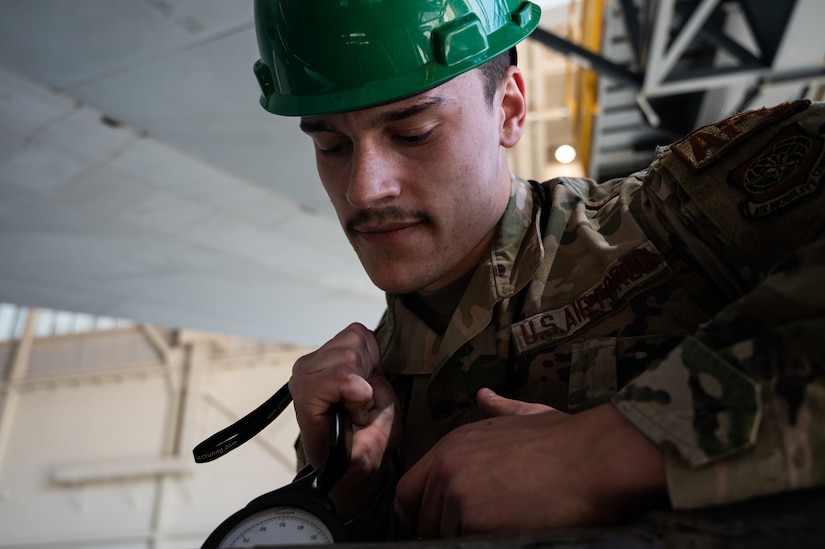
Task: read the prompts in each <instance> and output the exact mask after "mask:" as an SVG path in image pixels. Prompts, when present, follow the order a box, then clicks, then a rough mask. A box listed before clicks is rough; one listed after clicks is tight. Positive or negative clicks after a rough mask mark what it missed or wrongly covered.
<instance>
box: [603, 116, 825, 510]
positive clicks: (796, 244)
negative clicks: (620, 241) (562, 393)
mask: <svg viewBox="0 0 825 549" xmlns="http://www.w3.org/2000/svg"><path fill="white" fill-rule="evenodd" d="M823 127H825V114H823V107H822V105H818V104H815V105H813V106H809V105H808V103H807V102H797V103H793V104H787V105H782V106H779V107H776V108H774V109H765V110H761V111H754V112H752V113H744V114H742V115H738V117H734V118H733V119H728V120H726V121H723V122H720V123H718V124H716V125H713V126H708V127H705V128H701V129H700V130H697V132H694V133H693V134H691V135H690V136H688V137H687V138H685V140H683V141H681V142H678V143H676V144H674V145H672V146H671V147H669V148H667V149H665V150H663V151H662V153H661V154H660V156H659V158H658V159H657V161H655V162H654V164H653V166H652V167H651V170H650V171H649V173H648V176H647V179H646V187H645V191H644V193H643V195H642V196H641V198H640V203H639V204H638V209H637V212H636V217H637V219H639V220H640V223H642V224H643V226H645V228H646V230H647V231H648V233H649V234H650V235H651V237H652V239H653V240H654V242H655V243H656V244H657V245H658V246H660V247H662V248H664V249H665V250H666V251H668V252H669V253H679V254H682V255H683V256H685V257H687V258H688V260H689V261H690V262H692V263H693V264H695V265H697V266H698V268H700V269H701V270H702V271H703V272H704V274H705V276H707V277H708V278H709V279H711V280H713V281H714V283H715V285H716V286H717V287H718V288H720V289H721V290H722V292H723V293H724V294H725V295H727V296H728V297H727V301H728V302H727V304H726V305H725V306H723V307H722V308H720V309H719V310H718V311H716V312H715V313H714V314H713V316H712V318H710V320H709V321H708V322H706V323H705V324H703V325H702V326H701V327H699V329H698V330H697V331H696V332H695V333H694V334H692V335H691V336H689V337H687V338H685V339H684V340H683V341H682V342H681V344H680V345H679V346H677V348H675V349H674V350H673V351H672V352H671V353H670V354H669V355H668V356H667V357H666V358H665V359H664V360H663V361H661V362H660V363H658V364H656V365H654V366H652V367H651V368H650V369H648V370H647V371H645V372H644V373H642V374H641V375H640V376H639V377H637V378H636V379H635V380H633V381H632V382H631V383H629V384H628V385H627V386H625V387H624V388H622V390H620V391H619V392H618V393H617V395H616V396H615V397H614V399H613V403H614V404H615V405H616V407H617V408H618V409H619V410H620V411H621V412H622V413H623V414H624V415H625V417H626V418H627V419H629V420H630V421H631V422H632V423H633V424H634V425H635V426H636V427H637V428H639V429H640V430H641V431H642V432H643V433H644V434H645V435H646V436H647V437H648V438H649V439H650V440H651V441H653V442H654V443H655V444H657V445H658V446H659V447H660V448H661V449H662V450H663V452H664V453H665V454H666V456H667V459H668V466H667V469H668V488H669V492H670V497H671V501H672V503H673V505H674V506H675V507H677V508H692V507H699V506H707V505H713V504H722V503H729V502H734V501H739V500H743V499H748V498H751V497H755V496H760V495H768V494H774V493H778V492H782V491H787V490H791V489H797V488H805V487H813V486H821V485H823V483H825V427H823V426H825V365H824V364H825V314H823V313H825V240H823V238H822V235H823V221H822V220H821V218H822V217H823V216H822V214H821V212H822V211H823V206H825V203H823V193H822V191H821V190H820V188H819V187H820V185H821V179H822V174H823V172H825V149H824V148H823V146H822V142H823V139H822V133H823Z"/></svg>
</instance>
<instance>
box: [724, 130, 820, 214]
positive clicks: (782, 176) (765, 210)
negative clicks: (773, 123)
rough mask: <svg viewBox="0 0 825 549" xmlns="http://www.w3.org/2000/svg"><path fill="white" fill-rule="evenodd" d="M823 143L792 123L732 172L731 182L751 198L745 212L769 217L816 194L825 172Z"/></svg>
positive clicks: (744, 203) (743, 203)
mask: <svg viewBox="0 0 825 549" xmlns="http://www.w3.org/2000/svg"><path fill="white" fill-rule="evenodd" d="M822 141H823V140H822V138H821V137H819V136H811V135H808V134H807V133H806V132H805V131H804V130H803V129H802V127H800V125H799V124H791V125H789V126H788V127H786V128H785V129H784V130H783V131H782V132H780V133H779V134H778V135H777V136H776V137H774V138H773V140H772V141H771V142H769V143H768V144H767V145H765V146H764V147H763V148H762V149H761V150H760V151H759V152H758V153H756V155H754V156H752V157H751V158H749V159H748V160H746V161H745V162H744V163H743V164H741V165H740V166H739V167H737V168H736V169H735V170H734V171H732V172H731V173H730V179H729V182H730V183H731V184H733V185H736V186H737V187H739V188H741V189H742V190H743V191H745V193H746V194H747V195H748V200H745V201H743V202H741V203H740V204H739V209H740V210H741V212H742V213H743V214H744V215H745V216H747V217H765V216H768V215H771V214H773V213H776V212H778V211H780V210H782V209H784V208H787V207H788V206H790V205H791V204H793V203H795V202H797V201H799V200H802V199H804V198H805V197H807V196H809V195H811V194H813V193H815V192H816V191H817V190H818V189H819V187H820V184H821V182H822V175H823V173H825V158H824V157H823V150H822V149H823V146H822Z"/></svg>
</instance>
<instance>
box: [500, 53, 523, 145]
mask: <svg viewBox="0 0 825 549" xmlns="http://www.w3.org/2000/svg"><path fill="white" fill-rule="evenodd" d="M499 93H500V94H501V103H500V105H501V114H502V120H501V141H500V144H501V146H502V147H505V148H510V147H513V146H515V144H516V143H518V142H519V140H520V139H521V136H522V134H523V133H524V121H525V118H526V116H527V95H526V93H525V91H524V78H523V77H522V74H521V69H519V68H518V67H516V66H511V67H509V68H508V69H507V72H506V74H505V76H504V78H503V79H502V81H501V87H500V88H499Z"/></svg>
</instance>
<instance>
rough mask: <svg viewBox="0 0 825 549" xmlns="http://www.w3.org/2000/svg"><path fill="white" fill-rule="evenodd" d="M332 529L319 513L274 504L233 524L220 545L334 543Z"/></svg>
mask: <svg viewBox="0 0 825 549" xmlns="http://www.w3.org/2000/svg"><path fill="white" fill-rule="evenodd" d="M332 542H333V538H332V533H331V532H330V531H329V529H328V528H327V527H326V526H325V525H324V523H323V522H321V520H320V519H318V517H316V516H315V515H313V514H312V513H308V512H306V511H304V510H302V509H297V508H295V507H273V508H271V509H265V510H263V511H259V512H258V513H255V514H253V515H250V516H248V517H247V518H246V519H245V520H244V521H243V522H242V523H241V524H239V525H238V526H236V527H235V528H233V529H232V530H231V531H230V532H229V533H228V534H227V535H226V536H225V537H224V538H223V541H222V542H221V545H220V546H221V547H254V546H256V545H300V544H307V545H309V544H318V545H320V544H331V543H332Z"/></svg>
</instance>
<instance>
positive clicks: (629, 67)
mask: <svg viewBox="0 0 825 549" xmlns="http://www.w3.org/2000/svg"><path fill="white" fill-rule="evenodd" d="M544 3H545V4H546V6H547V10H546V11H545V15H544V16H543V17H542V27H541V31H540V32H539V33H537V34H536V35H535V37H534V38H533V39H532V41H531V44H529V45H527V46H526V47H529V48H531V51H532V54H531V56H530V57H531V58H532V59H533V61H531V64H532V65H535V64H540V63H541V58H543V57H542V56H543V55H546V56H547V59H548V60H552V61H547V62H546V65H547V66H551V65H552V67H554V68H552V69H548V70H547V72H546V74H548V75H549V77H548V79H547V80H546V81H545V83H546V85H545V86H543V87H541V88H540V90H539V91H540V92H548V94H547V95H548V99H547V101H545V102H544V103H541V104H538V106H537V104H536V103H535V102H534V103H533V105H534V110H535V111H536V113H534V114H535V117H534V118H535V120H536V121H537V122H536V123H537V125H538V127H539V129H538V130H537V131H535V132H532V133H531V134H529V135H528V136H527V138H526V140H525V143H522V144H520V145H519V148H520V150H521V151H529V153H528V154H526V156H528V157H531V158H533V161H532V163H527V164H525V163H521V164H519V163H518V162H516V164H517V165H518V166H519V167H528V168H529V169H530V172H531V173H523V172H522V175H525V176H528V177H539V176H540V175H541V176H543V175H544V172H542V173H541V174H537V171H541V170H534V169H533V168H535V166H536V165H538V166H539V168H548V173H550V172H552V173H556V172H553V170H550V168H558V166H553V161H552V160H548V159H547V158H545V156H546V151H545V148H546V147H547V146H549V144H550V143H551V142H554V139H553V138H552V136H557V135H558V134H560V133H563V132H569V138H570V139H571V140H572V141H574V142H576V144H577V146H578V147H579V149H580V151H582V152H585V154H582V155H581V157H583V158H585V159H586V165H583V166H581V167H580V171H583V172H587V173H588V174H590V175H591V176H593V177H594V178H597V179H605V178H607V177H612V176H616V175H622V174H626V173H629V172H630V171H633V170H635V169H638V168H640V167H643V166H644V165H646V164H647V163H648V162H649V160H650V158H651V155H652V152H653V147H654V146H655V145H658V144H664V143H667V142H669V141H672V140H673V139H675V138H676V137H678V136H679V135H681V134H683V133H685V132H687V131H689V130H690V129H692V128H694V127H696V126H698V125H701V124H703V123H706V122H710V121H713V120H715V119H718V118H721V117H723V116H726V115H728V114H731V113H733V112H736V110H739V109H742V108H749V107H756V106H761V105H767V104H772V103H778V102H781V101H785V100H789V99H795V98H797V97H813V98H821V95H822V85H823V81H825V79H824V78H823V65H822V62H823V54H825V33H822V32H821V30H820V29H818V28H817V27H818V26H821V22H822V21H823V20H825V4H822V3H821V2H819V1H818V0H796V1H786V2H760V1H756V0H750V1H748V0H741V1H724V2H723V1H721V0H701V1H698V0H697V1H686V0H683V1H674V0H662V1H658V2H657V1H648V0H636V1H633V0H611V1H610V2H599V1H591V0H588V1H585V2H576V3H573V4H572V6H570V7H567V6H563V7H556V6H557V5H558V4H559V2H544ZM594 14H595V15H594ZM583 37H585V38H588V39H589V40H593V39H594V37H595V38H597V39H598V40H597V41H596V42H591V43H589V44H587V45H586V47H581V46H577V45H578V44H582V43H584V42H583V41H582V38H583ZM536 52H544V53H543V54H542V53H536ZM563 55H566V56H567V59H569V61H565V57H563ZM537 56H538V58H539V60H538V61H537V60H536V58H537ZM255 59H257V52H256V43H255V39H254V30H253V23H252V0H233V1H231V2H227V1H225V0H175V1H171V0H131V1H122V2H111V1H110V0H73V1H72V2H66V1H63V0H4V1H3V2H0V258H2V259H0V302H9V303H16V304H20V305H26V306H35V307H47V308H54V309H65V310H71V311H81V312H88V313H91V314H96V315H105V316H111V317H116V318H128V319H134V320H137V321H141V322H151V323H155V324H159V325H163V326H180V327H187V328H194V329H201V330H209V331H218V332H225V333H231V334H238V335H244V336H251V337H256V338H262V339H267V340H271V341H276V342H280V343H293V344H309V345H315V344H319V343H322V342H323V341H325V340H326V339H328V338H329V337H331V336H332V335H333V334H334V333H335V332H337V331H338V330H339V329H341V328H342V327H343V326H345V325H346V324H348V323H349V322H352V321H360V322H363V323H365V324H367V325H368V326H371V325H374V324H375V323H376V322H377V320H378V318H379V315H380V313H381V310H382V308H383V298H382V296H381V295H380V292H378V291H377V290H376V289H375V288H373V287H372V285H371V283H370V282H369V280H368V279H367V278H366V276H365V275H364V274H363V273H362V271H361V269H360V266H359V265H358V262H357V260H356V258H355V255H354V253H353V252H352V251H351V249H350V247H349V244H348V243H347V242H346V240H345V238H344V237H343V235H342V234H341V231H340V229H339V227H338V223H337V220H336V219H335V216H334V213H333V211H332V209H331V207H330V205H329V202H328V200H327V198H326V196H325V195H324V193H323V190H322V189H321V186H320V183H319V182H318V180H317V176H316V175H315V172H314V161H313V158H312V151H311V148H310V146H309V144H308V142H307V141H306V138H305V137H304V136H303V135H302V134H301V133H300V132H299V131H298V130H297V124H296V121H295V120H294V119H289V118H279V117H273V116H269V115H267V114H266V113H264V112H263V111H262V110H261V109H260V107H259V106H258V104H257V97H258V90H257V86H256V83H255V80H254V78H253V77H252V74H251V66H252V62H253V61H254V60H255ZM582 63H585V64H587V66H591V67H593V68H594V69H595V71H596V72H597V74H598V75H599V77H598V78H597V79H593V78H591V79H590V80H588V79H587V78H582V79H580V80H578V81H577V82H579V84H578V85H576V86H572V87H571V82H572V81H573V79H574V78H575V77H577V76H581V74H583V73H581V72H580V71H579V70H578V67H580V66H581V64H582ZM559 67H560V68H559ZM555 87H559V88H563V89H565V90H567V93H564V94H562V93H558V94H550V93H549V91H550V90H551V89H555ZM588 87H589V88H588ZM588 90H589V92H592V100H590V101H586V100H585V99H584V98H585V97H587V93H586V92H588ZM548 134H552V135H551V137H548ZM566 137H568V136H566ZM536 151H538V152H537V153H536ZM522 156H525V154H524V153H522ZM536 158H538V159H539V160H538V161H536V160H535V159H536ZM569 169H570V170H571V172H570V173H572V172H573V171H575V169H574V168H569ZM516 171H518V169H517V170H516Z"/></svg>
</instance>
